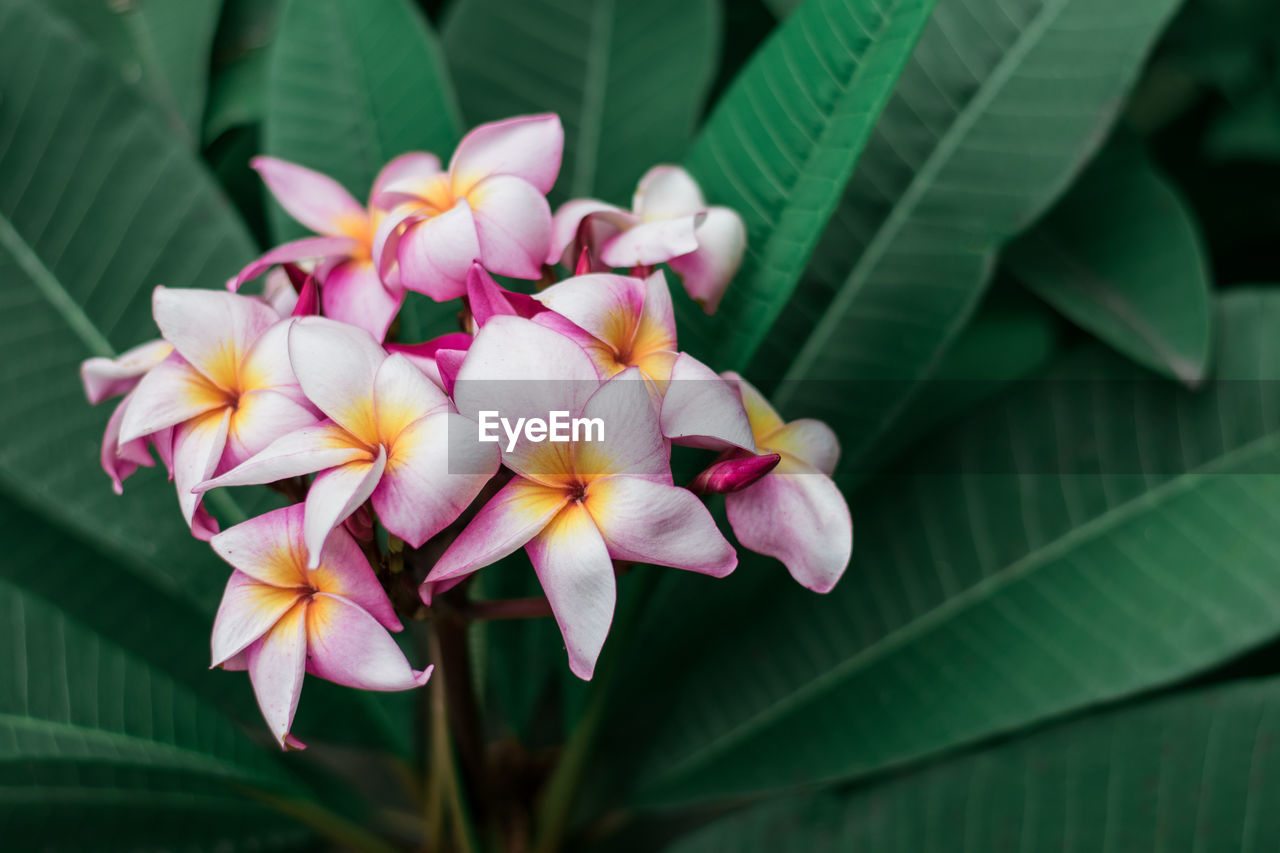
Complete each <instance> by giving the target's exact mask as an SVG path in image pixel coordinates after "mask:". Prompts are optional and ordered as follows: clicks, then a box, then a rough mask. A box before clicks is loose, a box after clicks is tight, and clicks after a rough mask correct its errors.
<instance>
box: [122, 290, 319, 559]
mask: <svg viewBox="0 0 1280 853" xmlns="http://www.w3.org/2000/svg"><path fill="white" fill-rule="evenodd" d="M152 310H153V312H154V314H155V319H156V324H157V325H158V326H159V327H160V332H161V334H162V335H163V336H164V339H165V340H166V341H167V342H168V343H170V344H172V345H173V349H174V352H172V353H170V354H169V356H168V357H166V358H165V359H164V361H162V362H160V363H159V364H157V365H156V366H155V367H153V368H151V369H150V370H149V371H147V373H146V375H145V376H143V377H142V379H141V381H139V382H138V386H137V387H136V388H135V389H134V390H133V393H132V394H131V395H130V399H129V404H128V406H127V408H126V409H125V412H124V415H123V418H122V420H121V423H120V436H119V441H120V444H121V446H124V445H126V444H128V443H129V442H133V441H137V440H138V439H141V438H145V437H147V436H152V435H155V434H156V433H158V432H161V431H163V430H166V429H169V428H172V429H173V440H172V471H173V479H174V483H175V485H176V486H177V489H178V503H179V505H180V506H181V507H182V514H183V517H184V518H185V519H186V520H187V524H188V525H190V526H191V529H192V532H194V533H195V534H196V535H197V536H199V537H201V538H204V539H207V538H208V537H209V536H210V535H212V534H213V533H214V532H216V530H217V525H216V524H215V523H214V521H213V519H212V518H211V517H210V516H209V515H208V513H207V512H205V511H204V509H203V508H202V507H201V506H200V496H199V495H197V494H195V493H194V492H192V488H193V487H194V486H195V485H197V484H198V483H200V482H201V481H202V480H206V479H208V478H209V477H211V476H213V475H214V474H216V473H218V472H219V471H220V470H227V469H229V468H231V467H233V466H235V465H237V464H239V463H240V462H242V461H244V460H245V459H248V458H249V457H250V456H252V455H253V454H255V453H257V452H258V451H259V450H262V449H263V448H264V447H266V446H267V445H269V444H270V443H271V442H273V441H275V440H276V439H277V438H279V437H280V436H282V435H285V434H286V433H289V432H292V431H293V430H295V429H298V428H300V427H303V426H306V425H308V424H312V423H315V421H316V420H317V415H316V410H315V408H314V407H313V406H312V405H311V403H310V402H309V401H308V400H307V398H306V397H304V396H303V394H302V390H301V389H300V388H299V387H298V381H297V379H296V378H295V377H294V375H293V369H292V368H291V367H290V365H289V358H288V354H287V352H286V349H285V344H286V335H287V334H288V330H289V329H288V324H289V322H291V321H289V320H281V319H280V316H279V315H278V314H277V313H276V312H275V310H274V309H273V308H271V307H270V306H269V305H268V304H267V303H266V302H263V301H261V300H259V299H254V298H252V297H248V296H241V295H239V294H236V293H227V292H225V291H216V290H171V289H167V288H164V287H157V288H156V289H155V294H154V296H153V298H152ZM161 455H162V456H163V455H165V453H164V451H163V450H162V451H161Z"/></svg>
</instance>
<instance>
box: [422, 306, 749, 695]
mask: <svg viewBox="0 0 1280 853" xmlns="http://www.w3.org/2000/svg"><path fill="white" fill-rule="evenodd" d="M531 385H532V386H535V387H536V391H534V389H533V388H530V386H531ZM454 397H455V400H456V401H457V403H458V407H459V410H460V411H461V412H463V413H464V414H469V415H472V416H473V417H474V416H475V414H476V413H477V412H479V411H481V410H484V409H499V410H502V411H504V412H507V411H514V412H515V413H516V414H520V413H522V412H523V411H525V409H523V408H522V406H529V409H528V410H530V411H533V410H538V409H540V408H542V409H543V410H546V409H545V408H544V407H550V409H551V410H556V409H558V410H563V411H568V412H571V413H572V414H573V416H574V417H577V416H582V417H585V418H600V419H601V421H602V422H603V423H604V434H605V436H606V439H607V440H606V441H603V442H590V441H578V442H572V441H571V442H568V443H564V444H550V443H532V442H529V441H527V440H526V441H523V442H521V443H519V444H518V445H517V446H516V448H515V450H514V451H513V452H510V453H508V452H505V451H504V453H503V461H504V463H505V464H506V465H507V467H509V468H511V469H512V470H513V471H514V472H515V474H516V476H515V478H514V479H512V481H511V482H510V483H508V484H507V485H506V486H504V487H503V489H502V490H501V491H500V492H498V494H497V495H496V496H495V497H494V498H493V499H492V500H491V501H489V503H487V504H486V505H485V506H484V508H483V509H481V510H480V512H479V514H478V515H477V516H476V517H475V519H474V520H473V521H472V522H471V523H470V524H469V525H468V526H467V527H466V529H465V530H463V532H462V533H461V534H460V535H459V536H458V538H457V539H456V540H454V542H453V544H452V545H451V546H450V547H449V549H448V550H447V551H445V553H444V554H443V555H442V556H441V557H440V559H439V561H438V562H437V563H436V565H435V568H433V569H432V570H431V573H430V574H429V575H428V576H427V582H428V583H431V582H439V581H447V580H450V579H453V578H458V577H461V576H463V575H466V574H468V573H470V572H473V571H475V570H476V569H479V568H481V567H482V566H486V565H489V564H490V563H493V562H495V561H497V560H499V559H501V558H502V557H505V556H506V555H508V554H511V553H512V552H514V551H516V550H518V549H519V548H521V547H522V546H523V547H524V548H525V549H526V551H527V552H528V554H529V557H530V558H531V560H532V561H533V566H534V569H535V570H536V572H537V574H538V579H539V581H540V582H541V583H542V588H543V590H544V591H545V592H546V595H547V599H548V601H549V602H550V604H551V609H552V611H553V613H554V614H555V618H556V621H557V622H558V623H559V625H560V630H561V632H562V633H563V634H564V639H565V644H566V646H567V647H568V651H569V665H570V668H571V669H572V670H573V672H574V673H575V674H576V675H578V676H579V677H581V678H590V677H591V675H592V673H593V671H594V669H595V663H596V659H597V657H599V654H600V650H601V649H602V648H603V646H604V641H605V636H606V635H607V634H608V631H609V624H610V622H611V621H612V618H613V609H614V600H615V596H616V589H615V580H614V569H613V560H615V559H617V560H630V561H639V562H645V563H655V564H658V565H663V566H672V567H675V568H682V569H689V570H692V571H696V572H703V573H705V574H709V575H713V576H715V577H723V576H724V575H726V574H728V573H729V572H731V571H732V570H733V568H734V566H736V565H737V555H736V554H735V553H734V551H733V548H732V546H730V545H729V543H728V542H727V541H726V540H725V538H724V537H723V536H722V535H721V534H720V532H719V530H717V529H716V525H715V522H714V521H713V520H712V518H711V514H710V513H709V512H708V511H707V509H706V507H705V506H703V505H702V503H701V502H700V501H699V500H698V499H697V497H695V496H694V495H693V493H692V492H689V491H687V490H685V489H682V488H678V487H677V486H675V485H673V483H672V480H671V467H670V463H669V448H668V446H667V443H666V442H665V441H664V440H663V438H662V434H661V432H660V430H659V428H658V418H657V412H656V411H655V409H654V407H653V403H652V401H651V399H650V396H649V392H648V390H647V389H646V387H645V383H644V381H643V379H642V377H641V376H640V375H639V371H638V370H637V369H636V368H630V369H628V370H625V371H623V372H622V373H620V374H618V375H616V376H615V377H613V378H612V379H610V380H609V381H607V382H605V383H603V384H600V383H599V380H598V378H597V376H596V369H595V365H594V364H593V363H592V361H591V359H590V358H589V357H588V356H587V354H586V353H585V352H584V351H583V350H582V349H581V348H579V347H578V346H576V345H575V344H574V343H573V342H572V341H571V340H569V339H568V338H566V337H564V336H562V335H560V334H558V333H556V332H555V331H553V330H550V329H547V328H545V327H542V326H539V325H538V324H536V323H534V322H532V321H530V320H526V319H524V318H521V317H510V316H503V317H494V318H492V319H491V320H490V321H489V322H488V323H487V324H485V326H484V328H483V329H481V330H480V333H479V334H478V335H477V336H476V340H475V342H474V343H473V344H472V345H471V349H470V350H469V351H468V352H467V358H466V361H465V362H463V364H462V368H461V370H460V371H459V374H458V380H457V385H456V386H455V388H454Z"/></svg>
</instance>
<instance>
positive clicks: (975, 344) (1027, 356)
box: [842, 284, 1061, 489]
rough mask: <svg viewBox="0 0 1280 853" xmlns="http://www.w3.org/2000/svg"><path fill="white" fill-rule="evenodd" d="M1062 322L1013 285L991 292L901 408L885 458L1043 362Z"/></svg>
mask: <svg viewBox="0 0 1280 853" xmlns="http://www.w3.org/2000/svg"><path fill="white" fill-rule="evenodd" d="M1060 325H1061V323H1059V322H1058V321H1057V320H1056V318H1055V317H1054V314H1053V311H1052V310H1050V309H1049V308H1047V307H1045V306H1044V305H1042V304H1040V303H1038V302H1037V301H1036V299H1035V297H1033V296H1031V295H1030V294H1026V293H1024V292H1022V291H1021V290H1020V289H1019V288H1017V287H1015V286H1013V285H1012V284H1010V286H1009V287H1007V288H1001V289H997V290H995V291H993V292H992V293H989V294H988V295H987V298H986V300H985V301H984V304H983V306H982V308H980V309H979V311H978V313H977V314H975V315H974V317H973V320H972V321H971V322H970V323H969V324H968V325H967V326H965V329H964V331H963V332H961V333H960V336H959V337H957V338H956V341H955V343H954V344H953V345H952V346H951V348H950V349H948V350H947V353H946V356H945V357H944V358H943V360H942V361H941V362H940V363H939V364H938V368H937V370H936V371H935V373H934V377H933V381H931V382H930V383H929V385H928V386H926V387H925V388H924V389H923V390H922V391H921V393H920V394H919V395H918V396H916V397H915V398H914V399H913V400H912V401H911V406H910V407H909V408H908V409H907V411H905V412H904V413H903V415H902V419H901V421H900V422H899V423H898V426H897V428H896V429H895V430H894V433H893V436H892V438H891V440H888V441H886V442H885V445H884V447H883V450H884V458H886V459H890V458H893V457H894V456H895V455H896V454H897V453H899V452H901V451H902V450H903V449H904V448H907V447H909V446H910V445H911V444H912V443H913V442H915V441H917V440H918V439H919V438H920V437H921V436H923V435H925V434H927V433H928V432H929V431H930V430H932V429H934V428H935V427H937V426H938V425H939V424H945V423H949V422H951V421H952V420H954V419H955V418H957V417H959V416H961V415H963V414H965V413H966V412H968V411H969V410H970V409H971V408H973V407H974V406H977V405H978V404H980V403H981V402H982V401H983V400H986V399H989V398H991V397H994V396H996V395H997V394H999V393H1000V391H1001V390H1003V389H1005V388H1007V387H1008V386H1009V385H1011V384H1013V383H1015V382H1018V381H1020V380H1023V379H1026V378H1027V377H1029V376H1032V375H1033V374H1035V373H1036V372H1037V371H1039V370H1041V369H1042V368H1044V367H1046V366H1047V365H1048V363H1049V361H1050V359H1051V357H1052V356H1053V355H1054V353H1055V351H1056V349H1057V345H1058V334H1059V326H1060ZM863 470H864V471H866V470H868V469H866V468H864V469H863ZM857 482H858V480H857V478H856V477H847V478H845V480H844V481H843V483H842V484H843V485H844V487H845V488H846V489H851V488H853V487H855V486H856V483H857Z"/></svg>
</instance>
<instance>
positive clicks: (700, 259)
mask: <svg viewBox="0 0 1280 853" xmlns="http://www.w3.org/2000/svg"><path fill="white" fill-rule="evenodd" d="M551 231H552V237H551V250H550V251H549V252H548V253H547V263H551V264H554V263H556V262H557V261H559V262H561V263H563V264H564V265H565V266H567V267H569V268H570V269H574V268H575V265H576V264H577V262H578V258H579V256H580V254H581V252H582V251H583V249H586V250H587V253H588V257H589V258H590V259H591V264H592V269H595V270H597V271H605V270H610V269H617V268H623V267H625V268H634V267H641V268H643V267H649V266H653V265H654V264H662V263H665V264H668V265H669V266H670V267H671V269H672V270H673V271H674V272H675V273H676V274H677V275H679V276H680V278H681V280H682V281H683V282H684V287H685V290H686V291H688V293H689V296H691V297H692V298H693V299H694V300H695V301H697V302H698V303H699V304H701V305H702V307H703V308H704V309H705V310H706V312H707V313H708V314H712V313H714V312H715V310H716V308H717V307H718V306H719V305H720V299H721V297H723V296H724V292H725V289H726V288H727V287H728V286H729V282H730V280H731V279H732V278H733V276H734V275H735V274H736V273H737V272H738V268H739V267H740V266H741V265H742V256H743V253H744V252H745V251H746V247H747V232H746V228H745V227H744V226H743V223H742V217H740V216H738V214H737V213H735V212H734V211H733V210H731V209H729V208H727V207H718V206H708V205H707V202H706V199H704V198H703V196H702V190H701V189H700V188H699V187H698V184H697V182H696V181H694V180H693V177H692V176H691V175H690V174H689V173H688V172H686V171H685V170H684V169H681V168H680V167H679V166H654V167H653V168H652V169H650V170H649V171H648V172H646V173H645V174H644V177H642V178H641V179H640V183H639V184H638V185H637V186H636V192H635V196H634V197H633V199H632V202H631V210H623V209H622V208H620V207H617V206H615V205H612V204H607V203H605V202H602V201H597V200H596V199H575V200H574V201H569V202H566V203H565V204H563V205H561V207H560V209H559V210H558V211H556V215H555V218H554V220H553V222H552V227H551Z"/></svg>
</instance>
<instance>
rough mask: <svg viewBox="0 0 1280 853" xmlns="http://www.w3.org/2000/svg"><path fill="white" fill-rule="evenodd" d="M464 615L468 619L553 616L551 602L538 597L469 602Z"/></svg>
mask: <svg viewBox="0 0 1280 853" xmlns="http://www.w3.org/2000/svg"><path fill="white" fill-rule="evenodd" d="M463 615H464V616H466V618H467V619H471V620H475V621H483V620H488V619H541V618H543V617H546V616H551V615H552V613H551V602H549V601H547V600H546V599H545V598H544V597H542V596H540V595H538V596H533V597H531V598H502V599H489V600H486V601H469V602H467V604H466V609H465V610H463Z"/></svg>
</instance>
